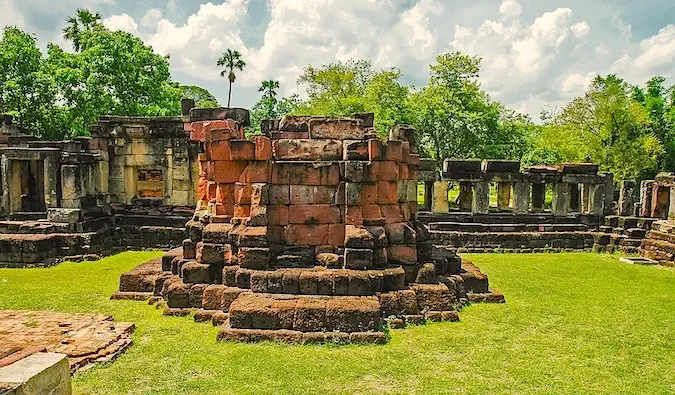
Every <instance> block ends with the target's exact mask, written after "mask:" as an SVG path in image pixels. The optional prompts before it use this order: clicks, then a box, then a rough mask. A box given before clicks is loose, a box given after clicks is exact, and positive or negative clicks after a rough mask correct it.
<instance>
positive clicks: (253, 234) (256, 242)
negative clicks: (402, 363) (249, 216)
mask: <svg viewBox="0 0 675 395" xmlns="http://www.w3.org/2000/svg"><path fill="white" fill-rule="evenodd" d="M237 242H238V245H239V246H240V247H266V246H267V245H268V244H269V243H268V241H267V227H266V226H246V227H244V229H243V230H242V231H241V233H240V234H239V237H238V240H237Z"/></svg>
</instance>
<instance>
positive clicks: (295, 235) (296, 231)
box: [285, 224, 328, 246]
mask: <svg viewBox="0 0 675 395" xmlns="http://www.w3.org/2000/svg"><path fill="white" fill-rule="evenodd" d="M285 236H286V237H285V238H286V241H287V242H288V243H289V244H296V245H309V246H320V245H325V244H328V225H301V224H291V225H288V226H287V227H286V235H285Z"/></svg>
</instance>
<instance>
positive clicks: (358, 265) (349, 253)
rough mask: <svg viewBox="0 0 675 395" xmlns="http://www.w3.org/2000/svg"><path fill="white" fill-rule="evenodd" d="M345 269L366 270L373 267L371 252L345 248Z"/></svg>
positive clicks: (370, 250) (369, 250)
mask: <svg viewBox="0 0 675 395" xmlns="http://www.w3.org/2000/svg"><path fill="white" fill-rule="evenodd" d="M344 262H345V268H347V269H352V270H367V269H370V268H371V267H373V250H372V249H356V248H349V247H347V248H345V255H344Z"/></svg>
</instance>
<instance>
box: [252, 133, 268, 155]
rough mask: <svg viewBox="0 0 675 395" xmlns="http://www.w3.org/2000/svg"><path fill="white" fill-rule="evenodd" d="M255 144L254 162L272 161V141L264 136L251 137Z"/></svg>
mask: <svg viewBox="0 0 675 395" xmlns="http://www.w3.org/2000/svg"><path fill="white" fill-rule="evenodd" d="M253 143H254V144H255V160H261V161H267V160H270V159H272V140H271V139H270V138H269V137H265V136H255V137H253Z"/></svg>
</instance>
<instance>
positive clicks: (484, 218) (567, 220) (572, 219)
mask: <svg viewBox="0 0 675 395" xmlns="http://www.w3.org/2000/svg"><path fill="white" fill-rule="evenodd" d="M581 217H582V216H577V215H567V216H554V215H552V214H550V213H541V214H526V215H521V214H512V213H508V214H505V213H489V214H472V213H448V214H431V213H428V212H427V213H420V214H419V216H418V218H419V220H420V221H422V222H424V223H426V224H431V223H434V222H459V223H481V224H579V223H582V222H583V221H581V220H580V219H581ZM585 217H589V216H585Z"/></svg>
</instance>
